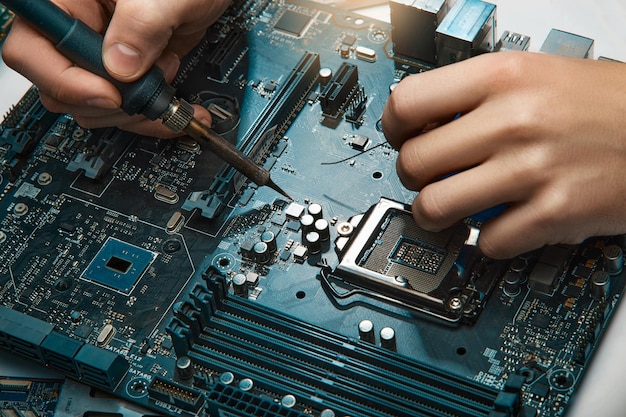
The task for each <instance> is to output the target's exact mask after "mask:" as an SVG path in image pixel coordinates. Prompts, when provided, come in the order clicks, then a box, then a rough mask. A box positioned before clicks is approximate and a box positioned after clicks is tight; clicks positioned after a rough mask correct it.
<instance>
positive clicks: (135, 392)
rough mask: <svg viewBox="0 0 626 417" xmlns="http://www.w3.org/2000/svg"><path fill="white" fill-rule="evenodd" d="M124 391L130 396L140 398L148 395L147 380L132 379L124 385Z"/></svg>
mask: <svg viewBox="0 0 626 417" xmlns="http://www.w3.org/2000/svg"><path fill="white" fill-rule="evenodd" d="M126 393H128V395H129V396H130V397H132V398H141V397H145V396H146V395H148V381H146V380H145V379H133V380H132V381H130V382H129V383H128V385H126Z"/></svg>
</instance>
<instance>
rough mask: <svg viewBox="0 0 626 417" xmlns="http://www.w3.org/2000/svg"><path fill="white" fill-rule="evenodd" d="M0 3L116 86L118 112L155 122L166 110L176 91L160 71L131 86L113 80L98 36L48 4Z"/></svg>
mask: <svg viewBox="0 0 626 417" xmlns="http://www.w3.org/2000/svg"><path fill="white" fill-rule="evenodd" d="M0 1H1V2H2V3H3V4H4V5H5V6H6V7H8V8H9V9H11V10H12V11H13V12H14V13H15V14H16V15H17V16H19V17H20V18H22V19H23V20H24V21H26V22H28V23H29V24H30V25H31V26H33V27H34V28H35V29H36V30H37V31H38V32H40V33H41V34H42V35H44V36H45V37H46V38H47V39H48V40H50V41H51V42H52V43H53V44H54V46H55V47H56V49H57V50H58V51H59V52H61V53H62V54H63V55H64V56H65V57H67V58H68V59H69V60H71V61H72V62H74V63H75V64H76V65H78V66H80V67H81V68H84V69H86V70H87V71H90V72H92V73H94V74H97V75H99V76H100V77H102V78H105V79H106V80H108V81H110V82H111V83H112V84H113V85H115V87H116V88H117V89H118V90H119V91H120V93H121V95H122V105H121V108H122V110H124V111H125V112H126V113H128V114H129V115H134V114H143V115H144V116H146V117H148V118H149V119H151V120H156V119H158V118H159V117H160V116H161V115H163V114H164V113H165V112H166V110H167V109H168V106H169V104H170V102H171V101H172V98H173V97H174V93H175V90H174V87H172V86H170V85H169V84H168V83H167V82H166V81H165V78H164V77H163V71H162V70H161V69H160V68H159V67H157V66H153V67H152V68H150V70H149V71H148V72H147V73H146V74H144V75H143V76H142V77H141V78H140V79H138V80H137V81H134V82H130V83H126V82H122V81H119V80H116V79H115V78H113V77H112V76H111V75H110V74H109V73H108V72H107V70H106V68H105V67H104V63H103V61H102V42H103V37H102V35H101V34H99V33H98V32H96V31H95V30H93V29H91V28H90V27H89V26H87V25H86V24H84V23H83V22H81V21H80V20H78V19H75V18H73V17H72V16H70V15H69V14H67V13H66V12H65V11H63V10H62V9H61V8H59V7H58V6H57V5H56V4H54V3H52V2H51V1H49V0H0Z"/></svg>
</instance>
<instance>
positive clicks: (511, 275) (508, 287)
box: [502, 271, 522, 297]
mask: <svg viewBox="0 0 626 417" xmlns="http://www.w3.org/2000/svg"><path fill="white" fill-rule="evenodd" d="M521 281H522V279H521V273H519V272H517V271H507V273H506V274H504V285H503V288H502V289H503V291H504V293H505V294H506V295H508V296H509V297H515V296H516V295H519V293H520V292H521V289H520V284H521Z"/></svg>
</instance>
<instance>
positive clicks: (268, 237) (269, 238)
mask: <svg viewBox="0 0 626 417" xmlns="http://www.w3.org/2000/svg"><path fill="white" fill-rule="evenodd" d="M261 242H265V243H266V244H267V250H269V251H270V253H274V252H276V249H277V245H276V235H275V234H274V232H272V231H271V230H268V231H265V232H263V233H261Z"/></svg>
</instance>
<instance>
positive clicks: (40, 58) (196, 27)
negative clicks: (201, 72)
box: [2, 0, 229, 138]
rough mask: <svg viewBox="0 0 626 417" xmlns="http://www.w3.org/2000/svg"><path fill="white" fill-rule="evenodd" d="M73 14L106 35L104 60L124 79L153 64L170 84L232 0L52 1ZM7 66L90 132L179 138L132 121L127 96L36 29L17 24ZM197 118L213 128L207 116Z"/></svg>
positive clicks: (200, 112) (6, 51) (5, 50)
mask: <svg viewBox="0 0 626 417" xmlns="http://www.w3.org/2000/svg"><path fill="white" fill-rule="evenodd" d="M54 3H56V4H57V5H59V6H60V7H61V8H62V9H64V10H65V11H66V12H68V13H69V14H70V15H72V16H74V17H76V18H78V19H80V20H82V21H84V22H85V23H86V24H87V25H89V26H91V27H92V28H94V29H95V30H96V31H98V32H100V33H104V43H103V61H104V64H105V67H106V68H107V71H108V72H109V73H110V74H111V75H112V76H113V77H115V78H116V79H118V80H120V81H134V80H136V79H138V78H139V77H141V75H143V74H144V73H145V72H146V71H147V70H148V69H149V68H150V67H151V66H152V65H153V64H155V63H156V64H157V65H158V66H160V67H161V68H162V69H163V70H164V73H165V77H166V79H167V80H168V81H170V82H171V81H172V80H173V78H174V76H175V74H176V71H177V70H178V67H179V65H180V59H179V57H182V56H184V55H185V54H186V53H187V52H189V51H190V50H191V49H192V48H193V46H194V45H196V44H197V43H198V42H199V41H200V40H201V38H202V36H203V35H204V33H205V31H206V28H207V27H208V26H209V25H210V24H212V23H213V22H214V21H215V20H217V19H218V18H219V16H220V15H221V14H222V13H223V12H224V10H226V8H227V7H228V4H229V1H228V0H176V1H171V0H80V1H75V0H54ZM2 57H3V59H4V61H5V62H6V64H7V65H8V66H10V67H11V68H13V69H15V70H16V71H18V72H20V73H21V74H23V75H24V76H25V77H26V78H28V79H29V80H31V81H32V82H33V83H34V84H35V85H37V87H38V88H39V90H40V94H41V100H42V103H43V104H44V106H45V107H46V108H47V109H48V110H50V111H53V112H57V113H69V114H72V115H73V116H74V118H75V119H76V121H77V122H78V123H79V124H80V125H81V126H83V127H86V128H99V127H108V126H118V127H119V128H121V129H124V130H127V131H131V132H135V133H140V134H144V135H147V136H155V137H159V138H169V137H173V136H176V135H175V134H174V133H173V132H171V131H169V130H168V129H167V128H165V127H164V126H163V125H162V124H161V122H160V121H158V120H157V121H151V120H148V119H147V118H145V117H144V116H141V115H135V116H128V115H127V114H126V113H124V112H123V111H122V110H121V109H120V108H119V107H120V105H121V102H122V100H121V97H120V94H119V92H118V91H117V89H116V88H115V87H114V86H113V85H112V84H111V83H109V82H108V81H106V80H104V79H102V78H100V77H98V76H97V75H94V74H92V73H90V72H88V71H85V70H83V69H81V68H78V67H76V66H74V65H73V64H72V62H70V61H69V60H68V59H67V58H65V57H64V56H62V55H61V54H60V53H58V52H57V51H56V49H54V46H53V45H52V44H51V43H50V42H49V41H48V40H47V39H45V38H44V37H42V36H41V35H40V34H39V33H38V32H36V31H35V30H33V29H32V28H31V27H30V26H28V25H27V24H25V23H24V22H22V21H21V20H20V19H16V21H15V22H14V25H13V28H12V30H11V32H10V34H9V36H8V37H7V39H6V40H5V44H4V45H3V47H2ZM195 112H196V113H195V115H196V117H197V118H198V119H200V120H201V121H204V122H205V123H208V124H210V120H211V117H210V115H209V113H208V112H207V111H206V110H205V109H204V108H202V107H201V106H195Z"/></svg>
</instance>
